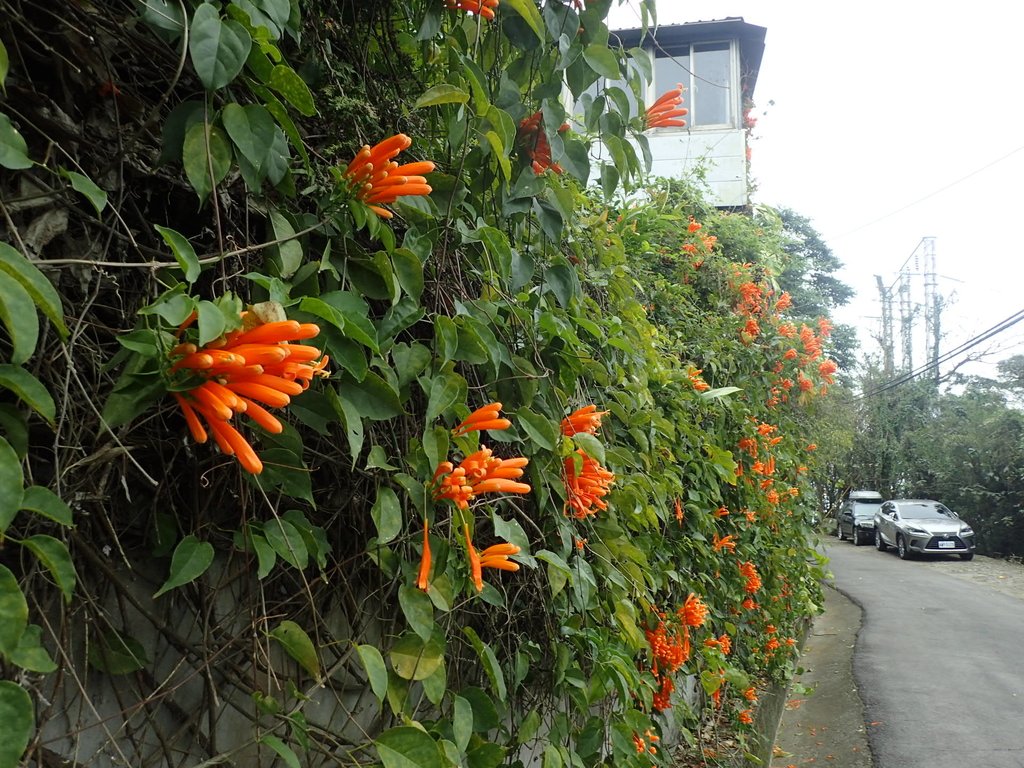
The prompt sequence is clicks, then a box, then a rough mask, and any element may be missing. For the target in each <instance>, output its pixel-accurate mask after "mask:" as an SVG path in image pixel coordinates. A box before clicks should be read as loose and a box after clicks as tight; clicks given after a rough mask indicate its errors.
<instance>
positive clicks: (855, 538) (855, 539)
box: [850, 528, 864, 547]
mask: <svg viewBox="0 0 1024 768" xmlns="http://www.w3.org/2000/svg"><path fill="white" fill-rule="evenodd" d="M850 538H852V539H853V546H855V547H859V546H860V545H861V544H863V543H864V542H863V541H862V540H861V538H860V531H858V530H857V529H856V528H854V529H853V536H851V537H850Z"/></svg>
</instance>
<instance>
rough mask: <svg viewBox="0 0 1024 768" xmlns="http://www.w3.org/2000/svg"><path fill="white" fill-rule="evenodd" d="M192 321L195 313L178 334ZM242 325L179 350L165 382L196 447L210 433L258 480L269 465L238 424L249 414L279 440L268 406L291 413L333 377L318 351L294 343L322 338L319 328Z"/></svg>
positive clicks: (246, 317) (246, 321)
mask: <svg viewBox="0 0 1024 768" xmlns="http://www.w3.org/2000/svg"><path fill="white" fill-rule="evenodd" d="M193 322H195V314H194V313H193V315H192V316H191V317H190V318H189V319H188V320H186V321H185V323H183V324H182V326H181V328H180V329H179V334H180V333H183V332H184V331H185V330H186V329H187V328H188V327H189V326H190V325H191V324H192V323H193ZM242 322H243V327H242V328H241V329H240V330H237V331H232V332H231V333H228V334H226V335H224V336H222V337H220V338H218V339H215V340H214V341H211V342H209V343H207V344H204V345H202V346H197V345H196V344H194V343H192V342H182V343H180V344H178V345H177V346H175V347H174V348H173V349H172V350H171V351H170V354H169V355H168V363H169V365H168V368H167V375H168V377H169V379H170V380H171V382H172V384H171V387H172V390H171V394H172V395H173V397H174V399H175V400H176V401H177V403H178V406H179V407H180V408H181V412H182V414H183V415H184V417H185V422H186V423H187V424H188V428H189V431H190V432H191V433H192V437H193V438H194V439H195V441H196V442H197V443H205V442H206V440H207V437H208V434H207V429H209V434H210V435H212V436H213V440H214V442H215V443H217V446H218V447H219V448H220V450H221V453H223V454H224V455H225V456H234V457H235V458H236V459H238V463H239V464H241V466H242V468H243V469H244V470H245V471H246V472H249V473H251V474H254V475H258V474H259V473H260V472H262V471H263V462H262V461H260V458H259V456H257V455H256V451H255V450H253V447H252V445H251V444H250V443H249V441H248V440H246V439H245V437H243V436H242V433H241V432H239V431H238V429H237V428H236V427H235V426H234V425H233V424H232V420H233V419H234V417H235V416H236V415H237V414H242V413H244V414H245V415H246V416H248V417H249V418H250V419H252V421H254V422H255V423H256V424H257V425H259V426H260V427H262V428H263V429H265V430H267V431H268V432H270V433H272V434H279V433H280V432H281V431H282V430H283V429H284V427H283V425H282V424H281V422H280V421H279V420H278V419H277V417H276V416H274V415H273V414H272V413H270V412H269V411H267V409H266V408H265V407H264V406H266V407H270V408H284V407H285V406H287V405H288V403H289V402H291V398H292V397H293V396H295V395H299V394H302V392H304V391H305V390H306V389H307V388H308V387H309V382H310V380H312V379H313V377H315V376H327V375H328V373H327V371H326V370H325V367H326V365H327V363H328V358H327V357H323V353H322V352H321V351H320V350H319V349H317V348H316V347H313V346H309V345H306V344H293V343H291V342H294V341H303V340H306V339H311V338H313V337H314V336H316V335H317V334H319V333H320V328H319V327H318V326H316V325H315V324H313V323H299V322H296V321H294V320H281V321H274V322H263V321H262V320H260V319H259V317H258V316H257V315H256V313H255V312H245V313H243V315H242ZM316 360H319V362H314V361H316ZM200 417H202V420H201V419H200ZM203 421H205V422H206V426H205V427H204V426H203Z"/></svg>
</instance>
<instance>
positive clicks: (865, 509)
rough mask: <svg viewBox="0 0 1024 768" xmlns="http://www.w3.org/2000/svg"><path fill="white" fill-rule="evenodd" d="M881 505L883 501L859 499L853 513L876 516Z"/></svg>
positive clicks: (862, 515)
mask: <svg viewBox="0 0 1024 768" xmlns="http://www.w3.org/2000/svg"><path fill="white" fill-rule="evenodd" d="M880 506H882V502H881V501H858V502H857V503H856V504H854V505H853V514H854V515H855V516H857V517H874V516H875V512H877V511H878V508H879V507H880Z"/></svg>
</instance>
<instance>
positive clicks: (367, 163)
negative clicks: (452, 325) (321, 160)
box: [342, 0, 493, 219]
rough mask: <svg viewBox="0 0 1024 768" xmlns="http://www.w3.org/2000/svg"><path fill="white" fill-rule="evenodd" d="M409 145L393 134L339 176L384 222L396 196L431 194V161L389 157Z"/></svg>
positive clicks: (361, 154)
mask: <svg viewBox="0 0 1024 768" xmlns="http://www.w3.org/2000/svg"><path fill="white" fill-rule="evenodd" d="M485 1H486V0H485ZM492 14H493V11H492ZM410 146H412V139H410V138H409V137H408V136H406V135H405V134H404V133H398V134H395V135H394V136H392V137H390V138H388V139H384V140H383V141H381V142H379V143H378V144H376V145H374V146H372V147H371V146H369V145H364V146H363V148H362V149H360V150H359V152H357V153H356V156H355V158H353V160H352V162H350V163H349V164H348V167H347V168H346V169H345V171H344V172H343V173H342V177H343V178H344V179H345V183H346V184H347V185H348V189H349V190H350V191H351V192H352V193H354V195H355V197H356V199H358V200H362V201H363V202H364V203H366V204H367V205H368V206H369V207H370V210H371V211H373V212H374V213H376V214H377V215H378V216H380V217H381V218H383V219H390V218H391V217H392V216H393V215H394V214H392V213H391V211H389V210H387V209H386V208H382V207H381V206H382V205H390V204H391V203H393V202H395V200H397V199H398V198H399V197H404V196H410V195H429V194H430V193H431V192H432V191H433V190H432V189H431V187H430V185H429V184H427V180H426V179H425V178H424V177H423V174H425V173H430V172H431V171H433V170H434V164H433V163H432V162H430V161H429V160H425V161H422V162H416V163H408V164H406V165H399V164H398V163H396V162H394V161H393V159H392V158H394V157H395V156H396V155H398V154H399V153H400V152H402V151H403V150H406V149H408V148H409V147H410Z"/></svg>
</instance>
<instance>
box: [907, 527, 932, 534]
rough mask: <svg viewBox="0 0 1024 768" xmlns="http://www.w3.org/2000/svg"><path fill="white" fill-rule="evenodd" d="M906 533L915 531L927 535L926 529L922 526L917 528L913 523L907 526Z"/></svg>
mask: <svg viewBox="0 0 1024 768" xmlns="http://www.w3.org/2000/svg"><path fill="white" fill-rule="evenodd" d="M907 533H916V534H917V535H918V536H927V535H928V531H926V530H924V529H923V528H917V527H915V526H913V525H908V526H907Z"/></svg>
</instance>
